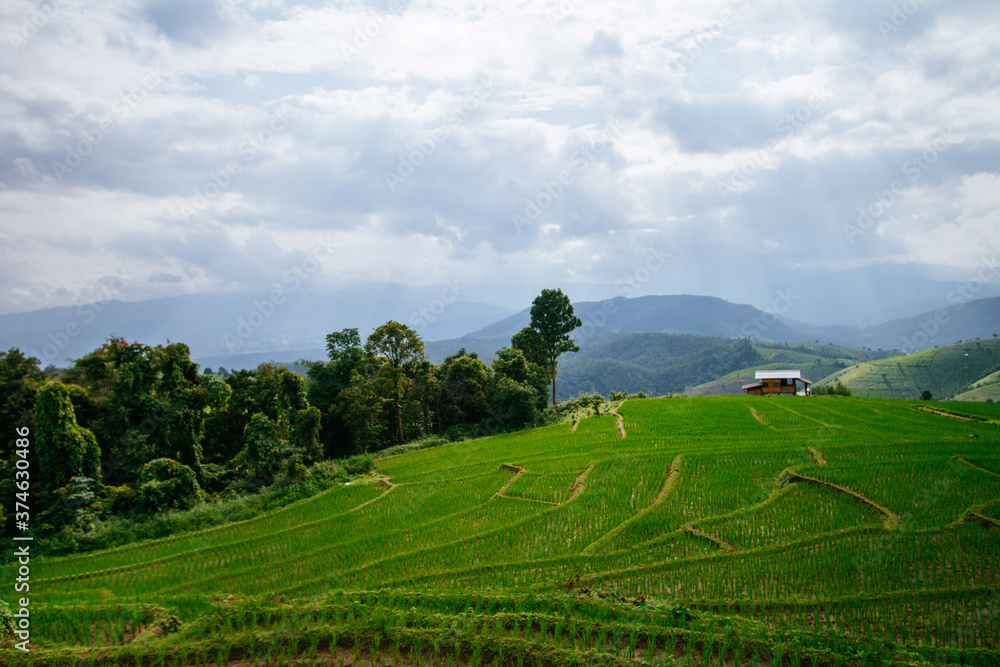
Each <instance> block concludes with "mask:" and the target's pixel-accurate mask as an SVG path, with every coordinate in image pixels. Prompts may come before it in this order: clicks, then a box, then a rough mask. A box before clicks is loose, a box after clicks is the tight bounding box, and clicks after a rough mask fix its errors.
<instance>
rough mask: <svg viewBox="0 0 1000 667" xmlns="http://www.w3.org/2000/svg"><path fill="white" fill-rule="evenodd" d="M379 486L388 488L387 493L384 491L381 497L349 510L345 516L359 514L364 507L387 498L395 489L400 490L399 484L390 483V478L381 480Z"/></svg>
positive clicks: (378, 496)
mask: <svg viewBox="0 0 1000 667" xmlns="http://www.w3.org/2000/svg"><path fill="white" fill-rule="evenodd" d="M382 482H388V483H387V484H382ZM379 484H382V486H384V487H386V489H385V491H383V492H382V493H380V494H379V495H377V496H375V497H374V498H372V499H371V500H366V501H365V502H363V503H361V504H360V505H358V506H357V507H353V508H351V509H349V510H347V512H345V514H351V513H352V512H357V511H358V510H360V509H362V508H364V507H367V506H368V505H371V504H372V503H373V502H375V501H376V500H381V499H382V498H385V497H386V496H387V495H388V494H390V493H392V490H393V489H398V488H399V484H393V483H392V482H391V481H389V478H388V477H386V478H384V479H382V480H379Z"/></svg>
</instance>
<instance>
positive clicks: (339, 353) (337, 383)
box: [299, 329, 364, 458]
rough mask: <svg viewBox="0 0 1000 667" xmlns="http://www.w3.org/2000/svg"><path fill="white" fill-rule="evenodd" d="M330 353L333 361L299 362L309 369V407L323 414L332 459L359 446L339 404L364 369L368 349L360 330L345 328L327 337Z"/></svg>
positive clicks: (327, 450) (324, 439) (324, 437)
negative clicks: (365, 350) (362, 344)
mask: <svg viewBox="0 0 1000 667" xmlns="http://www.w3.org/2000/svg"><path fill="white" fill-rule="evenodd" d="M326 352H327V356H328V357H329V361H305V360H302V361H300V362H299V363H302V364H303V365H304V366H306V367H307V368H308V369H309V370H308V371H307V373H306V376H307V377H308V378H309V383H308V398H309V404H310V405H312V406H314V407H316V408H317V409H318V410H319V411H320V413H321V415H322V419H321V421H320V425H321V429H320V437H321V440H322V445H323V453H324V455H325V456H326V457H328V458H341V457H346V456H348V455H350V454H353V453H355V452H353V451H351V450H352V447H353V446H354V444H355V443H352V440H355V438H353V436H352V433H354V431H353V430H352V428H351V424H349V423H348V421H347V414H346V413H345V412H344V410H342V409H341V407H340V406H339V405H338V403H339V402H340V397H341V394H342V393H343V392H344V391H346V390H347V388H348V387H350V386H351V382H352V381H354V378H355V376H357V375H358V374H359V373H360V372H362V371H363V370H364V369H363V360H364V350H363V349H362V347H361V338H360V337H359V336H358V330H357V329H343V330H342V331H336V332H334V333H331V334H327V336H326Z"/></svg>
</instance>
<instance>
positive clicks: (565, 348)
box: [511, 289, 583, 405]
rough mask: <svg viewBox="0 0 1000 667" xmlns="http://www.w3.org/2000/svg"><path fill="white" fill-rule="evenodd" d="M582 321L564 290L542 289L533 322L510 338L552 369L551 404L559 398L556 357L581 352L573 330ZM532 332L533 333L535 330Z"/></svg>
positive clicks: (535, 359)
mask: <svg viewBox="0 0 1000 667" xmlns="http://www.w3.org/2000/svg"><path fill="white" fill-rule="evenodd" d="M582 325H583V322H581V321H580V318H579V317H577V316H576V315H575V314H574V313H573V304H572V303H571V302H570V300H569V297H568V296H566V295H565V294H564V293H563V291H562V290H561V289H543V290H542V293H541V294H539V295H538V296H537V297H535V300H534V301H533V302H532V304H531V325H530V327H528V328H525V329H522V330H521V331H519V332H518V333H517V334H515V335H514V338H513V339H512V340H511V343H512V345H514V347H516V348H518V349H520V350H521V351H523V352H524V356H525V357H526V358H527V359H528V360H529V361H532V362H534V363H536V364H539V365H540V366H544V367H545V368H547V369H549V374H550V377H551V379H552V405H555V404H556V402H557V400H556V374H557V373H558V369H557V366H556V360H557V359H558V358H559V356H560V355H561V354H563V353H565V352H579V351H580V348H579V346H578V345H577V344H576V343H575V342H574V341H573V339H572V338H571V337H570V333H571V332H572V331H573V330H574V329H576V328H577V327H579V326H582ZM532 332H533V333H532Z"/></svg>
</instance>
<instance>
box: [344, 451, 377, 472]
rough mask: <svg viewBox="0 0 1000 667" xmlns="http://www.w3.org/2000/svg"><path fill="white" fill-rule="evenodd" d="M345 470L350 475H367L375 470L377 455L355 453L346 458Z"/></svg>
mask: <svg viewBox="0 0 1000 667" xmlns="http://www.w3.org/2000/svg"><path fill="white" fill-rule="evenodd" d="M344 470H346V471H347V474H348V475H351V476H354V475H366V474H368V473H370V472H372V471H373V470H375V457H374V456H372V455H371V454H355V455H354V456H352V457H350V458H349V459H345V460H344Z"/></svg>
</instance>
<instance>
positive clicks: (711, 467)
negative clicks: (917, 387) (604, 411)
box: [0, 396, 1000, 667]
mask: <svg viewBox="0 0 1000 667" xmlns="http://www.w3.org/2000/svg"><path fill="white" fill-rule="evenodd" d="M915 405H916V403H915V402H908V401H896V400H880V399H862V398H841V397H809V398H763V397H731V396H725V397H721V396H720V397H706V398H670V399H643V400H629V401H626V402H625V403H624V404H622V405H620V406H619V407H618V410H617V412H618V414H620V415H621V418H622V425H623V427H624V431H625V437H624V438H623V437H622V435H621V432H620V430H619V428H618V423H617V419H616V416H615V415H603V416H594V417H586V418H584V419H582V420H581V421H580V423H579V424H578V426H577V427H576V428H575V429H573V428H572V427H571V425H570V424H558V425H553V426H548V427H544V428H539V429H534V430H530V431H524V432H521V433H515V434H507V435H502V436H494V437H489V438H482V439H479V440H473V441H468V442H463V443H453V444H449V445H445V446H442V447H437V448H432V449H424V450H419V451H415V452H410V453H407V454H402V455H398V456H393V457H390V458H386V459H382V460H381V461H379V464H378V468H379V472H380V474H381V475H382V476H383V479H382V480H381V482H377V481H373V482H372V483H369V484H360V485H359V484H354V485H348V486H341V487H336V488H334V489H331V490H329V491H327V492H325V493H322V494H320V495H318V496H315V497H313V498H310V499H308V500H306V501H302V502H300V503H297V504H295V505H294V506H291V507H288V508H284V509H282V510H278V511H274V512H271V513H268V514H266V515H263V516H261V517H259V518H256V519H253V520H251V521H245V522H241V523H238V524H231V525H226V526H220V527H218V528H213V529H210V530H205V531H201V532H199V533H195V534H189V535H181V536H175V537H171V538H167V539H163V540H156V541H150V542H143V543H139V544H135V545H130V546H127V547H122V548H118V549H114V550H110V551H105V552H99V553H94V554H86V555H80V556H71V557H61V558H52V559H38V560H36V561H33V563H32V582H31V593H32V606H31V609H32V618H31V627H32V642H33V644H34V645H35V647H33V648H32V650H31V651H30V652H29V653H23V652H21V651H16V650H7V651H4V652H3V655H2V656H0V664H4V662H6V664H9V665H28V664H33V665H76V664H81V665H178V666H188V665H229V666H232V665H254V666H256V665H366V666H367V665H420V666H423V665H442V666H443V665H463V666H465V665H473V666H479V665H483V666H485V665H496V666H500V665H518V666H522V667H523V666H527V665H532V666H534V665H545V666H548V665H597V664H600V665H637V664H638V665H675V664H681V665H720V667H730V666H739V667H744V666H753V667H756V666H758V665H769V666H770V665H794V666H798V665H831V666H840V665H873V664H899V665H904V664H906V665H919V664H936V665H943V664H956V665H958V664H968V665H995V664H1000V620H998V619H997V614H998V613H1000V520H998V518H997V517H998V516H1000V453H998V452H1000V448H998V447H1000V425H998V423H997V420H998V419H1000V406H997V407H996V408H994V407H993V406H991V405H989V404H979V405H977V406H975V413H974V414H972V413H970V416H972V417H974V418H975V419H974V420H963V419H956V418H954V417H952V416H951V415H948V414H937V413H933V412H927V411H920V410H916V409H913V407H914V406H915ZM956 406H958V407H956ZM963 407H964V406H962V405H961V404H956V403H949V404H947V409H948V410H949V411H951V412H956V413H958V414H961V411H962V408H963ZM14 576H15V575H14V565H12V564H10V563H8V564H7V565H6V566H5V568H4V572H3V577H4V581H8V582H10V581H13V579H14Z"/></svg>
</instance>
